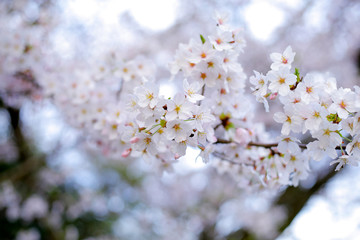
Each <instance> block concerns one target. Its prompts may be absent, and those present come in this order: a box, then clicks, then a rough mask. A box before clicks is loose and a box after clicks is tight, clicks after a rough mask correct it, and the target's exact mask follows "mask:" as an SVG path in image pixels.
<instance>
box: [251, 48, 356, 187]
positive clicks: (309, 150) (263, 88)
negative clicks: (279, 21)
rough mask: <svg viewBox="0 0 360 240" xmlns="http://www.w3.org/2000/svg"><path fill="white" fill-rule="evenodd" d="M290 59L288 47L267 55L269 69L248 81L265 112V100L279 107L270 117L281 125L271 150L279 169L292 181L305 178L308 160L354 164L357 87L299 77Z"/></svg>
mask: <svg viewBox="0 0 360 240" xmlns="http://www.w3.org/2000/svg"><path fill="white" fill-rule="evenodd" d="M294 56H295V52H293V51H292V49H291V47H290V46H289V47H287V48H286V49H285V51H284V52H283V53H272V54H271V55H270V58H271V60H272V61H273V63H272V64H271V70H270V71H269V72H268V73H267V74H266V75H264V74H261V73H258V72H254V73H255V76H252V77H251V78H250V82H251V83H252V85H253V87H252V90H253V93H254V94H255V95H256V99H257V100H258V101H259V102H263V103H264V105H265V108H266V110H267V111H268V110H269V106H268V101H267V99H270V100H274V99H276V98H278V99H279V100H280V103H281V104H282V105H283V111H282V112H276V113H275V114H274V120H275V121H276V122H278V123H281V124H282V128H281V136H280V137H279V144H278V146H277V151H278V154H277V156H278V158H279V162H280V163H281V164H279V166H280V168H282V167H283V166H286V169H287V175H289V176H291V178H292V179H293V181H294V178H299V179H305V178H306V177H307V175H308V171H309V160H310V159H314V160H317V161H319V160H321V159H323V158H324V157H325V156H327V157H330V158H332V159H336V160H334V161H333V162H331V164H334V163H338V165H337V167H336V170H339V169H340V168H341V167H342V166H343V165H345V164H350V165H358V162H359V161H360V158H359V157H360V155H358V149H359V147H358V146H359V143H358V138H359V133H360V132H359V114H358V112H359V110H360V104H359V100H360V92H359V87H357V86H355V87H354V90H351V89H349V88H342V87H340V88H338V87H337V82H336V79H335V78H333V77H327V76H324V75H321V74H317V73H308V74H306V75H305V76H303V77H302V76H301V75H300V73H299V70H298V69H296V68H295V70H292V66H291V64H292V62H293V61H294ZM291 133H294V134H297V136H306V135H304V134H307V133H308V134H309V135H308V137H307V139H311V140H310V141H309V140H307V141H306V145H305V141H304V144H302V143H301V141H300V140H299V139H298V138H299V137H298V138H297V137H295V136H291ZM339 152H340V153H339ZM339 154H340V157H338V155H339ZM293 183H294V184H296V182H293Z"/></svg>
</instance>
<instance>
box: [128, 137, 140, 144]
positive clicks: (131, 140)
mask: <svg viewBox="0 0 360 240" xmlns="http://www.w3.org/2000/svg"><path fill="white" fill-rule="evenodd" d="M139 140H140V138H138V137H133V138H131V139H130V142H131V143H137V142H138V141H139Z"/></svg>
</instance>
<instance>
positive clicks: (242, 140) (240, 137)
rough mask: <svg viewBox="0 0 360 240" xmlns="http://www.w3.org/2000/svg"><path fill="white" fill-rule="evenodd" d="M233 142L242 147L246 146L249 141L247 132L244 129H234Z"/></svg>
mask: <svg viewBox="0 0 360 240" xmlns="http://www.w3.org/2000/svg"><path fill="white" fill-rule="evenodd" d="M234 141H235V142H236V143H238V144H240V145H242V146H246V145H247V144H248V143H249V142H250V141H251V138H250V134H249V131H248V130H246V129H245V128H238V129H236V133H235V136H234Z"/></svg>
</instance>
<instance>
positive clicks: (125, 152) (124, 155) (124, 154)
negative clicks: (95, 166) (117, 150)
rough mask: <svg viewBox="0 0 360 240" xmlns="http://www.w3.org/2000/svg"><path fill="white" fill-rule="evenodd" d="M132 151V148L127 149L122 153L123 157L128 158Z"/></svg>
mask: <svg viewBox="0 0 360 240" xmlns="http://www.w3.org/2000/svg"><path fill="white" fill-rule="evenodd" d="M131 150H132V149H131V148H129V149H126V150H125V151H123V152H122V153H121V156H122V157H124V158H126V157H128V156H129V155H130V153H131Z"/></svg>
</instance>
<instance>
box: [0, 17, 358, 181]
mask: <svg viewBox="0 0 360 240" xmlns="http://www.w3.org/2000/svg"><path fill="white" fill-rule="evenodd" d="M215 24H216V28H215V29H214V31H213V32H212V33H210V34H209V35H208V36H205V37H204V36H203V35H200V38H196V39H191V40H190V41H189V43H188V44H180V45H179V48H178V49H177V51H176V53H175V57H174V61H173V62H171V63H170V65H169V68H170V72H171V74H172V77H171V79H170V80H169V81H181V83H182V90H181V91H179V92H178V93H176V95H175V96H171V97H169V98H165V97H164V96H161V95H159V89H158V87H157V86H156V81H155V79H154V74H155V66H154V65H153V63H152V62H151V61H149V60H148V59H146V58H144V57H137V58H135V59H133V60H124V59H123V58H122V56H121V54H120V53H119V52H116V51H109V52H108V53H107V54H104V55H102V56H101V57H97V58H95V59H94V60H90V61H89V62H87V63H84V64H83V65H82V66H81V68H80V67H78V68H76V69H75V68H74V67H73V66H72V65H71V63H70V64H69V65H67V64H58V63H55V62H50V61H46V57H45V56H46V55H44V52H43V51H42V50H41V48H40V47H38V46H40V45H41V44H42V43H43V41H42V39H45V38H46V37H45V31H44V32H41V31H39V33H38V34H37V35H36V34H35V35H34V34H27V33H28V32H29V33H30V32H31V33H32V32H33V31H34V29H36V28H37V26H39V25H35V26H33V25H30V24H29V25H27V26H26V28H25V29H31V31H30V30H29V31H24V32H22V33H14V32H15V31H11V29H2V30H1V31H2V32H4V33H6V32H9V33H11V34H5V35H6V36H7V38H6V39H5V40H3V41H2V42H1V44H2V45H3V46H4V47H3V48H2V50H1V52H0V55H1V56H3V57H2V60H1V61H2V64H1V65H2V66H5V65H11V66H12V68H4V69H1V73H2V74H7V75H8V76H12V77H14V76H15V78H16V79H20V80H21V81H22V84H15V85H16V86H20V87H21V89H22V90H24V89H25V90H26V91H30V92H33V91H34V89H37V90H38V89H41V94H42V97H46V98H50V99H51V100H52V101H53V102H54V103H55V105H56V106H57V107H58V108H59V109H60V110H61V111H62V112H64V114H65V115H66V119H67V121H68V122H69V123H70V124H71V125H72V126H75V127H77V128H80V129H82V131H83V132H84V135H85V136H86V139H88V140H89V142H91V143H93V144H94V145H96V146H97V147H99V148H101V150H102V152H103V153H104V154H105V155H107V156H112V157H122V158H129V157H140V156H142V157H143V158H144V159H146V160H149V162H151V163H152V164H153V165H154V166H156V168H159V169H162V170H164V169H167V170H171V166H172V164H173V163H175V162H177V160H178V159H179V158H180V157H182V156H184V155H185V154H186V149H187V148H188V147H192V148H197V149H200V154H199V157H201V158H202V159H203V161H204V162H208V161H209V160H210V158H211V157H213V158H214V159H213V160H214V161H213V162H212V164H213V165H214V166H216V168H217V169H218V170H219V171H220V172H227V173H230V174H231V175H232V176H233V177H234V178H235V179H237V181H238V183H239V185H241V186H243V187H247V186H254V185H257V186H265V185H267V186H279V185H287V184H291V185H297V184H298V182H299V180H301V179H305V178H306V177H307V176H308V173H309V170H310V169H309V160H310V158H313V159H315V160H320V159H322V158H323V156H325V155H327V156H330V157H331V158H332V159H336V160H334V161H333V163H339V164H338V166H337V168H336V170H339V169H340V168H341V167H342V166H343V165H344V164H351V165H357V164H358V161H359V157H358V152H359V148H360V147H359V146H360V143H359V142H360V140H359V138H360V137H359V134H358V133H359V128H360V123H359V122H360V120H359V119H360V118H359V115H358V110H359V107H360V106H359V101H358V100H359V94H360V90H359V88H358V87H355V88H354V91H352V90H351V89H348V88H341V87H340V88H338V87H337V84H336V80H335V79H334V78H328V77H324V76H322V75H319V74H307V75H305V76H304V77H302V76H301V75H300V73H299V71H298V70H297V69H295V70H293V69H292V63H293V61H294V57H295V53H294V52H293V51H292V49H291V47H288V48H287V49H286V50H285V51H284V52H283V53H273V54H271V56H270V58H271V59H272V61H273V63H272V64H271V70H270V71H269V72H268V73H267V74H266V75H264V74H261V73H259V72H254V74H255V75H254V76H252V77H251V78H250V83H251V84H252V87H251V89H252V91H253V94H254V95H255V96H256V100H257V101H259V102H262V103H263V104H264V106H265V109H266V111H269V104H268V100H274V99H279V100H280V102H281V104H282V105H283V112H278V113H275V115H274V120H275V121H276V122H278V123H281V124H282V129H281V136H280V137H279V138H278V141H279V143H278V144H277V143H273V141H271V140H270V137H269V134H268V133H267V132H266V131H265V128H264V125H263V123H261V122H260V123H256V122H255V121H254V119H255V116H254V108H255V104H253V102H252V100H251V98H250V97H249V96H248V94H247V93H246V90H245V82H246V74H245V73H244V71H243V68H242V66H241V65H240V63H239V62H238V57H239V54H240V53H242V52H243V49H244V47H245V45H246V44H245V40H244V38H243V36H242V31H241V30H239V29H233V28H232V27H231V26H230V24H229V22H228V16H227V15H221V14H216V16H215ZM39 29H41V28H40V26H39ZM19 34H21V35H19ZM40 56H41V57H40ZM7 63H9V64H7ZM10 63H11V64H10ZM40 63H41V64H40ZM39 66H41V67H39ZM13 67H15V68H13ZM55 69H56V70H55ZM89 69H90V70H89ZM43 70H45V71H43ZM178 79H180V80H178ZM4 82H5V83H7V84H9V83H11V82H12V81H10V80H9V81H4ZM15 85H14V86H15ZM324 86H326V88H325V89H324ZM6 88H7V89H9V88H11V84H10V85H9V86H7V87H6ZM27 89H30V90H27ZM18 90H19V89H18ZM19 91H20V90H19ZM8 92H15V90H13V91H8ZM20 92H21V91H20ZM22 92H23V91H22ZM37 93H38V92H37ZM38 94H40V93H38ZM307 132H308V133H309V134H310V136H311V138H312V140H311V141H310V142H307V145H305V144H303V143H302V142H301V141H300V140H299V139H298V138H299V137H298V136H290V134H291V133H295V134H305V133H307ZM349 138H350V139H349ZM344 143H347V144H345V145H343V144H344ZM339 152H340V153H341V156H340V157H339V158H338V154H339ZM310 156H311V157H310Z"/></svg>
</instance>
